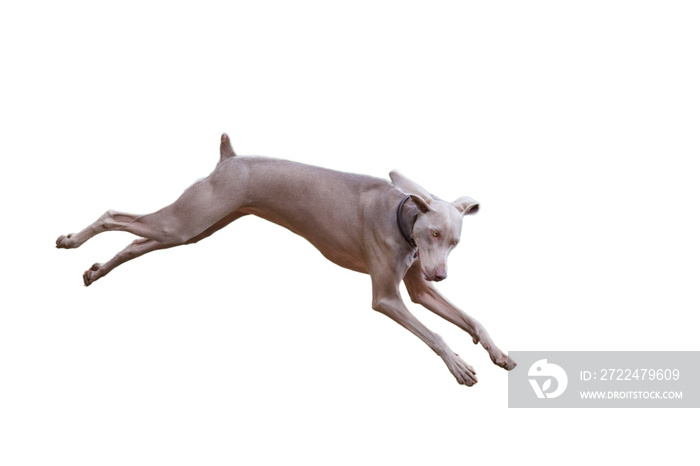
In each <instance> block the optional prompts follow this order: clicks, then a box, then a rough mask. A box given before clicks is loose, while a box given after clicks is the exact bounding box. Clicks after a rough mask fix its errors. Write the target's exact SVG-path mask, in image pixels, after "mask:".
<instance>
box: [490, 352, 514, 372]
mask: <svg viewBox="0 0 700 466" xmlns="http://www.w3.org/2000/svg"><path fill="white" fill-rule="evenodd" d="M491 361H493V363H494V364H495V365H497V366H499V367H502V368H504V369H505V370H507V371H510V370H513V369H514V368H515V366H517V364H516V363H515V361H513V360H512V359H511V358H510V356H508V355H507V354H503V353H501V354H500V355H499V356H494V355H491Z"/></svg>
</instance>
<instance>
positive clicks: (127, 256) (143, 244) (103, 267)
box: [83, 212, 247, 286]
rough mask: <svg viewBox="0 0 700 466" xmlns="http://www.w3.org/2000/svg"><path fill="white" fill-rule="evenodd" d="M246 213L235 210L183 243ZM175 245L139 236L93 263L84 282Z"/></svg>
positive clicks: (191, 242)
mask: <svg viewBox="0 0 700 466" xmlns="http://www.w3.org/2000/svg"><path fill="white" fill-rule="evenodd" d="M244 215H247V214H245V213H242V212H234V213H232V214H231V215H228V216H227V217H224V218H223V219H221V220H220V221H218V222H217V223H215V224H214V225H212V226H211V227H209V228H208V229H207V230H205V231H203V232H202V233H200V234H199V235H197V236H195V237H194V238H191V239H190V240H188V241H186V242H184V243H182V244H194V243H196V242H198V241H201V240H203V239H204V238H207V237H209V236H211V235H212V234H214V233H215V232H217V231H218V230H220V229H221V228H223V227H225V226H226V225H228V224H229V223H231V222H233V221H234V220H237V219H239V218H241V217H243V216H244ZM175 246H180V244H163V243H161V242H159V241H156V240H154V239H148V238H139V239H137V240H134V242H133V243H131V244H130V245H129V246H127V247H126V248H124V249H123V250H122V251H121V252H119V253H118V254H117V255H115V256H114V257H112V258H111V259H110V260H108V261H107V262H105V263H104V264H100V263H95V264H93V265H92V267H90V268H89V269H87V270H86V271H85V273H83V283H84V284H85V286H90V285H91V284H92V283H94V282H95V281H97V280H99V279H100V278H102V277H104V276H105V275H107V274H108V273H109V272H111V271H112V270H114V269H115V268H116V267H118V266H120V265H122V264H123V263H124V262H127V261H130V260H131V259H136V258H137V257H139V256H142V255H144V254H146V253H149V252H151V251H157V250H159V249H168V248H172V247H175Z"/></svg>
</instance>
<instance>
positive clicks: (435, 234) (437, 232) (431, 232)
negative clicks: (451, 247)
mask: <svg viewBox="0 0 700 466" xmlns="http://www.w3.org/2000/svg"><path fill="white" fill-rule="evenodd" d="M430 234H431V235H433V238H439V237H440V232H439V231H433V230H430Z"/></svg>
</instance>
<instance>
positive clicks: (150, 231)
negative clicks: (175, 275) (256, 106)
mask: <svg viewBox="0 0 700 466" xmlns="http://www.w3.org/2000/svg"><path fill="white" fill-rule="evenodd" d="M389 177H390V178H391V183H390V182H388V181H387V180H383V179H379V178H374V177H370V176H365V175H357V174H351V173H344V172H339V171H334V170H329V169H325V168H320V167H315V166H310V165H305V164H301V163H296V162H291V161H287V160H281V159H273V158H267V157H253V156H237V155H236V154H235V152H234V151H233V148H232V147H231V142H230V140H229V137H228V136H227V135H226V134H225V133H224V134H223V135H222V136H221V146H220V159H219V162H218V163H217V165H216V168H215V169H214V171H213V172H212V173H211V174H210V175H209V176H208V177H206V178H203V179H201V180H199V181H197V182H195V183H194V184H193V185H192V186H190V187H189V188H188V189H187V190H185V192H184V193H183V194H182V195H181V196H180V197H179V198H178V199H177V200H176V201H175V202H174V203H172V204H170V205H169V206H166V207H164V208H162V209H160V210H158V211H157V212H154V213H151V214H147V215H133V214H127V213H124V212H118V211H114V210H108V211H107V212H105V213H104V214H103V215H102V216H101V217H100V218H99V219H98V220H97V221H96V222H94V223H93V224H91V225H89V226H88V227H87V228H85V229H84V230H82V231H80V232H78V233H74V234H68V235H63V236H59V238H58V239H57V240H56V247H57V248H63V249H72V248H77V247H79V246H81V245H82V244H83V243H85V242H86V241H87V240H88V239H90V238H92V237H93V236H95V235H96V234H98V233H102V232H105V231H128V232H129V233H133V234H134V235H137V236H139V237H140V238H139V239H136V240H135V241H134V242H133V243H131V244H130V245H129V246H127V247H126V249H124V250H123V251H121V252H120V253H118V254H117V255H116V256H114V257H113V258H112V259H110V260H109V261H107V262H105V263H104V264H99V263H97V264H94V265H93V266H92V267H90V268H89V269H88V270H87V271H85V273H84V274H83V282H84V284H85V286H89V285H91V284H92V283H94V282H95V281H97V280H99V279H100V278H102V277H104V276H105V275H107V274H108V273H109V272H111V271H112V270H113V269H114V268H115V267H117V266H119V265H121V264H123V263H124V262H126V261H129V260H131V259H135V258H136V257H139V256H141V255H143V254H146V253H148V252H151V251H155V250H158V249H166V248H171V247H173V246H179V245H183V244H192V243H196V242H198V241H200V240H202V239H204V238H206V237H208V236H209V235H211V234H213V233H214V232H216V231H217V230H219V229H221V228H223V227H225V226H226V225H228V224H229V223H231V222H233V221H235V220H237V219H239V218H241V217H243V216H245V215H255V216H258V217H261V218H263V219H265V220H268V221H270V222H273V223H276V224H278V225H281V226H283V227H285V228H287V229H288V230H290V231H292V232H294V233H296V234H298V235H300V236H302V237H304V238H306V239H307V240H308V241H309V242H310V243H311V244H313V245H314V246H315V247H316V248H317V249H318V250H319V251H320V252H321V253H322V254H323V255H324V256H325V257H326V258H327V259H328V260H330V261H331V262H334V263H336V264H338V265H340V266H341V267H345V268H348V269H350V270H355V271H357V272H361V273H366V274H369V275H370V278H371V281H372V308H373V309H374V310H376V311H379V312H381V313H382V314H385V315H386V316H388V317H390V318H391V319H393V320H394V321H396V322H397V323H399V324H400V325H402V326H403V327H405V328H406V329H407V330H408V331H410V332H411V333H413V334H414V335H416V336H417V337H418V338H420V339H421V340H422V341H423V342H424V343H425V344H427V345H428V346H429V347H430V348H431V349H432V350H433V351H434V352H435V353H436V354H437V355H438V356H440V357H441V358H442V360H443V361H444V362H445V364H446V365H447V367H448V369H449V370H450V372H451V373H452V375H453V376H454V377H455V379H457V382H459V383H460V384H463V385H467V386H472V385H474V384H475V383H476V382H477V378H476V372H475V371H474V368H473V367H472V366H470V365H469V364H467V363H465V362H464V361H463V360H462V359H461V358H460V357H459V356H458V355H457V354H455V352H454V351H452V350H451V349H450V348H449V347H448V346H447V344H446V343H445V342H444V340H443V339H442V337H440V335H437V334H436V333H434V332H432V331H431V330H429V329H428V328H427V327H426V326H425V325H423V324H422V323H421V322H420V321H419V320H418V319H416V317H414V316H413V314H411V313H410V312H409V311H408V309H407V308H406V305H405V304H404V303H403V300H402V299H401V295H400V292H399V285H400V283H401V281H403V282H404V284H405V286H406V289H407V290H408V294H409V296H410V297H411V300H412V301H413V302H415V303H419V304H421V305H423V306H425V307H426V308H427V309H429V310H430V311H432V312H434V313H435V314H437V315H439V316H440V317H442V318H444V319H446V320H447V321H449V322H452V323H453V324H455V325H457V326H458V327H459V328H461V329H462V330H464V331H466V332H467V333H468V334H469V335H470V336H471V337H472V341H473V342H474V344H478V343H481V345H482V346H483V348H484V349H485V350H486V351H487V352H488V354H489V356H490V358H491V360H492V361H493V362H494V363H495V364H496V365H498V366H500V367H502V368H504V369H506V370H511V369H513V368H514V367H515V366H516V364H515V362H514V361H513V360H512V359H510V358H509V357H508V356H507V355H506V354H505V353H503V352H502V351H501V350H500V349H498V347H497V346H496V345H495V344H494V343H493V341H492V340H491V337H490V336H489V334H488V332H486V330H485V329H484V327H483V326H482V325H481V324H480V323H479V322H478V321H476V320H475V319H473V318H472V317H470V316H468V315H467V314H466V313H464V312H463V311H461V310H460V309H458V308H457V307H455V306H454V305H453V304H452V303H450V302H449V301H448V300H447V299H445V298H444V297H443V296H442V295H441V294H440V293H439V292H438V290H437V289H436V288H435V286H434V285H433V282H439V281H441V280H444V279H445V278H447V257H448V255H449V254H450V252H451V251H452V249H453V248H454V247H455V246H457V244H458V243H459V238H460V234H461V230H462V219H463V217H464V216H466V215H473V214H475V213H477V212H478V210H479V203H478V202H476V201H475V200H474V199H472V198H470V197H466V196H465V197H460V198H459V199H457V200H455V201H454V202H446V201H443V200H441V199H439V198H437V197H435V196H432V195H431V194H429V193H428V192H427V191H426V190H425V189H423V188H422V187H421V186H420V185H418V184H417V183H415V182H414V181H412V180H410V179H408V178H407V177H405V176H403V175H402V174H401V173H399V172H398V171H392V172H391V173H390V174H389Z"/></svg>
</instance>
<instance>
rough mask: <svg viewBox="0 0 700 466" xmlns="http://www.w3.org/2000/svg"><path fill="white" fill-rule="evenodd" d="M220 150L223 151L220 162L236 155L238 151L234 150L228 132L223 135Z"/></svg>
mask: <svg viewBox="0 0 700 466" xmlns="http://www.w3.org/2000/svg"><path fill="white" fill-rule="evenodd" d="M219 151H220V152H221V158H220V159H219V163H221V162H223V161H224V160H226V159H228V158H231V157H235V156H236V153H235V152H234V151H233V147H231V140H230V139H229V138H228V134H226V133H224V134H222V135H221V146H220V147H219Z"/></svg>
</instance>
